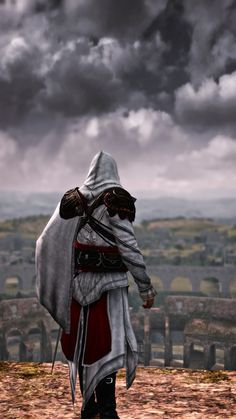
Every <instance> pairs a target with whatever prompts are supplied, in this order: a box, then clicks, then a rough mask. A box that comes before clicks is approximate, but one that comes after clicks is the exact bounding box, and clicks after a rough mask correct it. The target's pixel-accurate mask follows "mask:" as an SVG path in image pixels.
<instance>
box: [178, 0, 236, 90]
mask: <svg viewBox="0 0 236 419" xmlns="http://www.w3.org/2000/svg"><path fill="white" fill-rule="evenodd" d="M184 6H185V18H186V20H187V21H188V22H189V23H190V24H191V25H192V28H193V34H192V42H191V48H190V54H189V63H188V65H187V69H188V71H189V73H190V77H191V80H192V82H194V83H195V84H199V83H201V82H202V80H203V79H204V78H205V77H208V76H213V77H219V76H220V75H221V74H222V73H223V72H224V71H225V70H226V69H227V67H228V66H230V68H231V71H232V66H233V65H234V67H235V65H236V62H235V47H234V40H235V36H236V5H235V2H234V0H226V1H223V2H214V1H211V0H199V1H197V2H196V1H193V0H192V1H188V0H184ZM232 47H233V48H232Z"/></svg>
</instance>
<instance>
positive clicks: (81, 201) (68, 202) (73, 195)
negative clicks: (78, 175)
mask: <svg viewBox="0 0 236 419" xmlns="http://www.w3.org/2000/svg"><path fill="white" fill-rule="evenodd" d="M86 207H87V202H86V199H85V197H84V196H83V195H82V193H81V192H80V191H79V188H74V189H70V190H69V191H67V192H66V193H65V194H64V195H63V198H62V200H61V203H60V210H59V213H60V216H61V218H64V219H66V220H68V219H69V218H73V217H76V216H78V215H83V214H84V211H85V209H86Z"/></svg>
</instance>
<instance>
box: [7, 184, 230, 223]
mask: <svg viewBox="0 0 236 419" xmlns="http://www.w3.org/2000/svg"><path fill="white" fill-rule="evenodd" d="M61 197H62V193H61V192H53V193H30V192H6V191H0V220H6V219H12V218H21V217H27V216H31V215H32V216H34V215H50V214H52V212H53V211H54V209H55V207H56V205H57V203H58V202H59V201H60V199H61ZM136 208H137V217H136V222H138V223H139V222H141V221H142V220H151V219H156V218H175V217H179V216H183V217H186V218H191V217H198V218H214V219H222V220H228V221H231V222H236V198H228V199H215V200H205V201H203V200H196V201H194V200H192V201H190V200H187V199H178V198H171V197H170V198H157V199H155V198H153V199H138V200H137V202H136Z"/></svg>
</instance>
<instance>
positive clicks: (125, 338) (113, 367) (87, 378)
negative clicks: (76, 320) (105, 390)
mask: <svg viewBox="0 0 236 419" xmlns="http://www.w3.org/2000/svg"><path fill="white" fill-rule="evenodd" d="M107 309H108V317H109V323H110V329H111V341H112V349H111V352H109V353H108V354H107V355H105V356H104V357H103V358H101V359H99V360H98V361H96V362H94V363H93V364H91V365H89V366H88V365H85V364H83V365H84V368H83V387H84V394H83V407H85V405H86V403H87V401H88V400H89V398H90V397H91V395H92V393H93V392H94V390H95V388H96V386H97V385H98V383H99V382H100V381H101V380H102V379H103V378H104V377H106V376H107V375H109V374H111V373H113V372H115V371H117V370H118V369H120V368H123V367H126V387H127V388H129V387H130V386H131V385H132V382H133V380H134V378H135V372H136V367H137V363H138V347H137V342H136V338H135V335H134V332H133V329H132V325H131V321H130V315H129V306H128V296H127V288H117V289H113V290H110V291H109V292H108V298H107ZM80 321H81V322H82V323H83V316H81V319H80ZM81 327H82V325H81ZM80 337H81V336H80ZM81 349H82V348H81V342H79V333H78V335H77V343H76V349H75V354H74V359H73V362H72V361H68V364H69V369H70V378H71V390H72V395H73V399H75V394H76V381H77V370H78V362H79V357H80V351H81Z"/></svg>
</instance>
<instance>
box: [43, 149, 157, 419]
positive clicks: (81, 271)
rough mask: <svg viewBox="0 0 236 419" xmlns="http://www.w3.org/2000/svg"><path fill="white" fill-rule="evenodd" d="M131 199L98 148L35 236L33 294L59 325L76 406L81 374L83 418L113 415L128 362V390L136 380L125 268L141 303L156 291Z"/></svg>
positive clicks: (110, 160) (148, 303) (150, 299)
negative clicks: (119, 374) (135, 225)
mask: <svg viewBox="0 0 236 419" xmlns="http://www.w3.org/2000/svg"><path fill="white" fill-rule="evenodd" d="M134 201H135V198H133V197H132V196H131V195H130V194H129V193H128V192H127V191H126V190H124V189H123V188H122V186H121V184H120V179H119V175H118V170H117V165H116V162H115V160H114V159H113V158H112V157H111V156H110V155H109V154H108V153H105V152H103V151H102V152H100V153H98V154H97V155H96V156H95V157H94V158H93V160H92V162H91V165H90V169H89V173H88V175H87V178H86V180H85V182H84V184H83V185H82V186H81V187H80V188H75V189H72V190H70V191H68V192H67V193H66V194H65V195H64V196H63V198H62V200H61V202H60V203H59V204H58V206H57V208H56V210H55V212H54V214H53V215H52V217H51V219H50V220H49V222H48V224H47V226H46V227H45V229H44V231H43V233H42V234H41V236H40V237H39V239H38V240H37V245H36V273H37V275H36V291H37V296H38V299H39V301H40V303H41V304H42V305H43V306H44V307H46V309H47V310H48V311H49V313H50V314H51V316H52V317H53V318H54V320H55V321H56V322H57V323H58V324H59V325H60V327H61V329H62V330H63V331H62V336H61V345H62V350H63V352H64V354H65V356H66V359H67V361H68V365H69V371H70V384H71V391H72V400H73V403H74V401H75V389H76V380H77V372H79V381H80V389H81V392H82V396H83V405H82V411H81V416H82V418H92V417H94V415H96V413H98V412H99V413H100V418H102V419H105V418H109V419H111V418H118V415H117V412H116V401H115V379H116V372H117V370H118V369H120V368H122V367H126V386H127V388H129V387H130V386H131V384H132V382H133V380H134V378H135V371H136V367H137V363H138V348H137V342H136V339H135V335H134V332H133V329H132V325H131V322H130V316H129V306H128V278H127V273H126V272H127V271H128V270H129V271H130V273H131V274H132V276H133V278H134V280H135V282H136V284H137V286H138V290H139V293H140V296H141V298H142V300H143V301H144V305H143V307H144V308H150V307H151V306H152V304H153V300H154V296H155V295H156V291H155V290H154V288H153V287H152V285H151V281H150V278H149V276H148V275H147V273H146V267H145V264H144V261H143V257H142V255H141V253H140V250H139V248H138V245H137V242H136V239H135V235H134V230H133V226H132V221H134V218H135V205H134ZM95 394H96V398H97V402H96V401H95Z"/></svg>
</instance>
